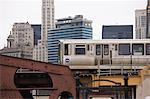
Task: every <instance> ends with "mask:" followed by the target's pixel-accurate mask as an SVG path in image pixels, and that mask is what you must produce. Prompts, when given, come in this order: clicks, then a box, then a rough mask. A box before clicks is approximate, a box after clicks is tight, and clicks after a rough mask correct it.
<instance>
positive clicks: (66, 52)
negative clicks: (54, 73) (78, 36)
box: [64, 44, 69, 55]
mask: <svg viewBox="0 0 150 99" xmlns="http://www.w3.org/2000/svg"><path fill="white" fill-rule="evenodd" d="M68 54H69V53H68V44H65V45H64V55H68Z"/></svg>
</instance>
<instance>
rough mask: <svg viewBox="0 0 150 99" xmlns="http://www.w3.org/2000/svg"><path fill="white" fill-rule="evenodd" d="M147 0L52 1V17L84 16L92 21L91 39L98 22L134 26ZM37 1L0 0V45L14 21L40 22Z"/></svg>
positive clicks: (96, 32) (97, 34)
mask: <svg viewBox="0 0 150 99" xmlns="http://www.w3.org/2000/svg"><path fill="white" fill-rule="evenodd" d="M146 3H147V0H55V19H58V18H64V17H68V16H74V15H79V14H80V15H84V17H85V18H87V19H90V20H92V21H93V24H92V26H93V38H94V39H100V38H101V31H102V25H134V24H135V10H136V9H145V8H146ZM41 4H42V1H41V0H0V48H3V47H4V45H5V46H6V44H7V37H8V35H9V32H10V31H11V29H12V25H13V23H15V22H27V21H28V22H29V23H30V24H40V23H41Z"/></svg>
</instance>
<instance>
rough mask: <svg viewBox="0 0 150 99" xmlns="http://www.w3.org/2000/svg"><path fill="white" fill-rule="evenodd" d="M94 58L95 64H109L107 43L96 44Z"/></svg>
mask: <svg viewBox="0 0 150 99" xmlns="http://www.w3.org/2000/svg"><path fill="white" fill-rule="evenodd" d="M95 48H96V53H95V54H96V59H97V64H99V65H105V64H109V58H110V55H109V53H110V52H109V45H108V44H96V47H95Z"/></svg>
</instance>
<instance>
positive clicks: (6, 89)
mask: <svg viewBox="0 0 150 99" xmlns="http://www.w3.org/2000/svg"><path fill="white" fill-rule="evenodd" d="M8 90H9V91H10V90H11V91H14V90H58V89H57V88H14V89H12V88H5V89H1V91H8Z"/></svg>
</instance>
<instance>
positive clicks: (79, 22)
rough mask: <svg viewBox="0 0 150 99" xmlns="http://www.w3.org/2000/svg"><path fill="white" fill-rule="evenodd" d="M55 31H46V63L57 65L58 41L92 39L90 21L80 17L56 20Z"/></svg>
mask: <svg viewBox="0 0 150 99" xmlns="http://www.w3.org/2000/svg"><path fill="white" fill-rule="evenodd" d="M55 24H56V28H55V29H51V30H49V31H48V62H51V63H53V64H58V63H59V61H58V60H59V40H60V39H92V25H91V24H92V21H90V20H87V19H84V18H83V16H82V15H77V16H75V17H74V18H71V17H68V18H63V19H58V20H57V22H56V23H55Z"/></svg>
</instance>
